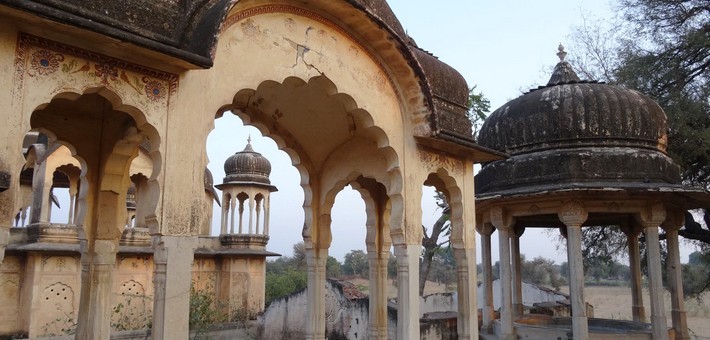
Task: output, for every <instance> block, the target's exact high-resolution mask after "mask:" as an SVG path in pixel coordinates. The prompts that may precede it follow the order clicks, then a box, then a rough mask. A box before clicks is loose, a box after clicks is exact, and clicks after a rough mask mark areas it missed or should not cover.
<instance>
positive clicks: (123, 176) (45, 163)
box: [30, 88, 160, 338]
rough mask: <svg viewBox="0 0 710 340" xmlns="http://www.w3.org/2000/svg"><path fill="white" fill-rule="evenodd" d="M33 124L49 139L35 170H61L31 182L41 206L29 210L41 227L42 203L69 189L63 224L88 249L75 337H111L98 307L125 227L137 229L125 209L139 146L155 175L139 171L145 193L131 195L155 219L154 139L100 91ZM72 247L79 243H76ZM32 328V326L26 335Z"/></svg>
mask: <svg viewBox="0 0 710 340" xmlns="http://www.w3.org/2000/svg"><path fill="white" fill-rule="evenodd" d="M30 124H31V127H32V129H33V130H35V131H38V132H40V133H42V134H44V135H45V136H46V137H47V138H46V139H47V143H46V147H45V151H46V153H45V154H44V155H39V154H38V155H39V156H40V157H39V158H38V159H39V160H40V162H39V163H38V162H35V164H37V165H35V166H42V167H46V168H47V169H48V170H52V169H57V170H59V171H53V170H52V172H51V173H50V174H51V176H50V177H51V179H52V180H48V178H47V177H48V176H46V175H45V176H44V178H43V180H42V181H40V178H35V180H34V181H33V182H34V185H33V186H34V189H33V191H34V193H35V194H37V193H39V192H41V195H35V197H36V198H35V202H38V203H36V204H34V206H36V207H39V211H37V214H35V213H34V212H33V216H35V215H38V216H41V217H38V218H37V219H36V222H37V223H38V225H39V224H41V223H43V221H44V220H45V219H44V215H45V214H46V213H45V212H44V211H45V210H44V207H43V206H42V203H43V202H44V199H43V197H47V196H51V190H52V188H53V187H54V188H56V187H68V194H69V195H68V196H69V197H68V198H67V201H69V202H71V201H72V194H73V191H74V190H76V191H77V193H76V196H75V199H74V200H75V201H76V202H77V203H76V204H71V203H69V202H68V204H67V205H68V206H69V207H74V208H75V211H74V212H72V213H73V215H74V216H72V217H71V218H70V217H69V216H66V220H67V221H68V220H73V221H74V222H75V224H76V225H77V226H78V228H80V229H81V233H78V236H77V237H81V238H82V239H83V240H85V241H86V243H85V244H86V247H82V248H81V256H82V260H81V263H82V266H84V268H82V270H81V281H80V282H81V293H80V300H79V305H78V306H77V307H78V310H74V311H72V313H74V314H75V315H77V320H79V323H78V328H77V337H83V338H86V337H88V336H90V335H91V334H93V336H97V333H101V336H108V334H109V333H110V328H111V327H110V320H111V306H110V305H109V304H107V303H101V302H102V301H109V300H110V292H111V288H112V277H113V274H112V272H113V265H114V263H115V260H116V254H117V251H118V244H119V241H120V240H121V237H122V234H123V231H124V230H125V228H126V226H127V225H129V224H131V225H132V224H133V223H134V222H129V221H130V220H131V218H130V217H129V216H130V215H129V209H128V205H127V203H128V202H127V201H128V198H129V188H130V187H131V186H132V185H135V184H136V183H134V182H133V181H132V179H131V178H130V175H131V171H130V170H131V167H132V163H133V160H134V159H136V158H137V157H138V156H139V154H140V153H141V151H140V150H139V149H141V145H143V147H144V151H145V154H146V156H145V157H146V158H148V159H149V161H148V163H150V165H149V167H150V168H153V169H151V170H150V171H147V170H144V171H143V172H144V173H147V175H142V176H138V177H134V178H139V177H140V178H141V179H140V180H137V181H136V182H138V183H137V184H138V185H139V186H141V185H142V186H143V188H139V187H136V189H137V191H136V192H135V193H134V194H135V197H133V198H134V199H136V198H137V200H140V199H141V198H143V197H144V195H142V194H140V193H139V192H138V191H139V190H143V189H145V192H146V193H147V195H146V196H145V197H148V199H145V198H143V202H142V203H141V205H143V206H144V208H145V210H144V211H143V216H145V214H152V215H154V214H155V208H156V206H157V204H158V202H157V200H158V197H159V195H158V194H157V192H158V185H157V181H156V177H157V173H156V172H155V171H152V170H158V171H159V168H160V166H159V165H158V163H159V162H153V160H154V159H159V153H158V152H157V149H158V144H159V142H160V140H159V138H158V134H157V132H156V130H155V129H154V128H153V127H152V126H151V125H149V124H148V123H146V119H145V116H144V115H143V114H142V113H141V112H140V111H139V110H137V109H135V108H133V107H130V106H127V105H124V104H122V103H121V100H120V99H119V98H118V97H117V96H116V95H115V94H114V93H112V92H110V91H108V90H106V89H104V88H97V89H91V90H87V91H86V92H85V93H84V94H77V93H61V94H58V95H56V96H55V97H54V98H52V100H51V101H49V102H48V103H45V104H42V105H39V106H38V108H37V109H36V110H35V111H33V112H32V114H31V116H30ZM35 149H39V148H35ZM67 160H69V161H67ZM78 169H81V170H80V172H79V171H77V170H78ZM48 172H49V171H45V173H48ZM37 174H38V172H37V171H35V175H37ZM55 174H58V175H57V176H55ZM148 176H150V177H148ZM40 182H41V183H40ZM55 190H56V189H55ZM48 191H49V192H48ZM45 193H46V194H45ZM33 210H37V209H35V208H33ZM47 212H49V210H48V209H47ZM33 222H35V218H34V217H33ZM135 223H136V224H140V223H141V222H140V221H138V220H137V221H136V222H135ZM42 230H44V229H40V232H42ZM74 242H76V243H79V240H78V239H77V240H75V241H74ZM33 320H34V319H33ZM36 327H37V326H36V325H30V329H33V328H36Z"/></svg>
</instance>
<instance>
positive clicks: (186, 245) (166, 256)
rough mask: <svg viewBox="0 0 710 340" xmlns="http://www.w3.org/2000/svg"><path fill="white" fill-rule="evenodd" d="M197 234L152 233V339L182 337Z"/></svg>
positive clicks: (178, 339)
mask: <svg viewBox="0 0 710 340" xmlns="http://www.w3.org/2000/svg"><path fill="white" fill-rule="evenodd" d="M195 248H197V236H167V235H157V236H153V251H154V253H153V263H154V266H155V267H154V269H153V289H154V294H153V328H152V330H151V336H152V338H153V339H155V340H160V339H175V340H181V339H184V340H186V339H187V338H188V334H189V315H190V285H191V284H192V261H193V259H194V250H195Z"/></svg>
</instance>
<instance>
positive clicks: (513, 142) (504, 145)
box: [476, 47, 680, 195]
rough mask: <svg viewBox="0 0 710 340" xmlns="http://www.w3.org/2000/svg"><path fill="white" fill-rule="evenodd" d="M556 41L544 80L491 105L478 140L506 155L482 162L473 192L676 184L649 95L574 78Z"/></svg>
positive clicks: (661, 116)
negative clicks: (547, 77) (556, 49)
mask: <svg viewBox="0 0 710 340" xmlns="http://www.w3.org/2000/svg"><path fill="white" fill-rule="evenodd" d="M565 55H566V53H565V52H564V51H563V50H562V48H561V47H560V52H559V53H558V56H560V62H559V63H558V64H557V66H556V67H555V70H554V72H553V75H552V77H551V78H550V81H549V82H548V83H547V85H546V86H541V87H539V88H537V89H534V90H532V91H530V92H528V93H526V94H524V95H522V96H520V97H518V98H516V99H514V100H512V101H510V102H508V103H506V104H505V105H503V106H502V107H500V108H499V109H497V110H496V111H495V112H493V113H492V114H491V116H490V117H489V118H488V119H487V120H486V122H485V124H484V125H483V127H482V128H481V131H480V134H479V140H478V142H479V144H480V145H482V146H484V147H487V148H490V149H493V150H496V151H501V152H504V153H507V154H509V155H510V156H511V157H510V158H508V159H506V160H502V161H497V162H492V163H489V164H487V165H486V166H484V167H483V168H482V169H481V171H480V173H479V174H478V175H477V176H476V189H477V192H478V194H482V195H490V194H498V193H501V192H505V191H510V190H512V191H517V190H521V189H522V190H523V191H535V190H537V189H535V188H534V187H537V188H540V189H541V188H543V187H547V188H548V189H549V188H550V187H555V188H562V189H564V188H568V187H591V186H600V185H603V186H609V185H611V186H612V187H615V186H617V185H616V184H614V183H617V184H618V186H617V187H625V186H628V185H635V184H637V183H641V184H644V183H645V184H649V183H667V184H679V183H680V172H679V168H678V166H677V165H676V164H674V163H673V161H672V160H671V159H670V158H669V157H668V155H667V154H666V144H667V128H668V127H667V120H666V115H665V113H664V112H663V110H662V109H661V108H660V107H659V106H658V104H656V103H655V102H654V101H653V100H652V99H650V98H649V97H647V96H645V95H643V94H641V93H639V92H636V91H633V90H629V89H626V88H623V87H619V86H613V85H608V84H603V83H598V82H595V81H581V80H579V78H578V77H577V75H576V74H575V72H574V70H573V69H572V67H571V66H570V64H569V63H567V62H566V61H564V56H565Z"/></svg>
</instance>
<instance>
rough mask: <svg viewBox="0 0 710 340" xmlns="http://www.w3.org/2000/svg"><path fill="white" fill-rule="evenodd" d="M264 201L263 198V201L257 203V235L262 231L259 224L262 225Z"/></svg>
mask: <svg viewBox="0 0 710 340" xmlns="http://www.w3.org/2000/svg"><path fill="white" fill-rule="evenodd" d="M263 200H264V199H263V198H262V199H260V200H258V201H256V207H255V209H256V234H257V235H258V234H259V233H260V232H259V231H260V230H261V229H260V227H261V225H259V224H260V223H261V206H262V204H263V202H264V201H263Z"/></svg>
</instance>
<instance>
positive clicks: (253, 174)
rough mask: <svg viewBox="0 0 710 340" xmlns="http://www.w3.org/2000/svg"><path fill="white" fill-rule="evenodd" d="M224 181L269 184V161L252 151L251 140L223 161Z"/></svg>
mask: <svg viewBox="0 0 710 340" xmlns="http://www.w3.org/2000/svg"><path fill="white" fill-rule="evenodd" d="M224 173H225V177H224V183H225V184H226V183H234V182H255V183H263V184H271V181H270V180H269V175H270V174H271V163H270V162H269V160H268V159H266V157H264V156H262V155H261V154H260V153H258V152H256V151H254V149H253V148H252V146H251V140H249V141H247V146H246V147H245V148H244V150H243V151H240V152H237V153H235V154H234V155H232V156H230V157H229V158H227V160H226V161H225V162H224Z"/></svg>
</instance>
